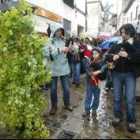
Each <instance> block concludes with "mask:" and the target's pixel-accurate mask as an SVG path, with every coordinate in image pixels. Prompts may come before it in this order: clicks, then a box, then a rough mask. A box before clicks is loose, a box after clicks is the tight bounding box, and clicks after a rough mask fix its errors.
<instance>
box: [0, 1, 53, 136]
mask: <svg viewBox="0 0 140 140" xmlns="http://www.w3.org/2000/svg"><path fill="white" fill-rule="evenodd" d="M21 4H22V6H21V7H19V8H18V9H16V8H12V9H11V10H10V11H7V12H5V13H0V119H1V123H2V124H3V126H5V127H6V126H8V127H10V128H12V129H13V130H15V128H19V127H22V126H24V127H25V131H24V136H26V137H28V138H49V132H48V131H47V129H46V127H45V125H44V122H43V120H42V112H43V111H44V109H45V107H46V103H45V99H44V98H43V96H42V95H41V93H40V85H42V84H44V83H47V82H49V81H50V80H51V76H52V75H51V72H48V74H47V76H46V70H45V66H44V65H43V63H42V61H43V54H42V47H43V44H44V40H43V39H42V38H41V37H40V36H39V35H37V34H36V33H35V32H34V27H33V26H34V25H33V23H32V21H31V13H32V10H31V8H30V7H29V6H28V5H27V4H26V3H25V2H24V1H22V2H21ZM23 11H26V12H27V15H26V16H25V15H24V14H23Z"/></svg>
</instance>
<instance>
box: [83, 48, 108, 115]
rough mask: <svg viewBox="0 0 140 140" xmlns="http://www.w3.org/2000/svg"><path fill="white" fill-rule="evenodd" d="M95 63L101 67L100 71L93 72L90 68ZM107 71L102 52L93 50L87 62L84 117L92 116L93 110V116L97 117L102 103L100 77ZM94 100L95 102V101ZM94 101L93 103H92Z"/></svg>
mask: <svg viewBox="0 0 140 140" xmlns="http://www.w3.org/2000/svg"><path fill="white" fill-rule="evenodd" d="M92 62H94V63H97V64H99V65H100V68H101V69H99V70H97V71H95V72H93V71H92V70H91V68H90V64H91V63H92ZM105 69H106V65H103V61H102V60H101V50H99V49H93V50H92V52H91V60H90V57H89V59H88V61H87V62H86V74H87V91H86V99H85V113H84V114H83V117H88V116H90V111H91V110H92V113H93V115H95V113H96V110H97V109H98V107H99V102H100V88H99V83H100V80H99V77H98V76H99V75H100V74H101V73H103V72H104V71H105ZM93 98H94V100H93ZM92 100H93V101H92Z"/></svg>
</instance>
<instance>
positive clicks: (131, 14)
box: [130, 13, 133, 21]
mask: <svg viewBox="0 0 140 140" xmlns="http://www.w3.org/2000/svg"><path fill="white" fill-rule="evenodd" d="M130 19H131V21H132V20H133V13H131V18H130Z"/></svg>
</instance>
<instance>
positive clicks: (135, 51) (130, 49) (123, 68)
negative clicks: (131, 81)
mask: <svg viewBox="0 0 140 140" xmlns="http://www.w3.org/2000/svg"><path fill="white" fill-rule="evenodd" d="M139 48H140V46H139V43H138V42H136V41H134V43H133V45H131V44H130V43H128V42H127V43H121V44H117V45H115V46H114V47H113V48H112V49H111V50H110V51H109V55H107V57H106V60H107V61H109V62H113V57H114V55H115V54H118V53H119V52H120V51H121V50H124V51H126V52H127V53H128V54H129V57H128V58H122V57H121V58H119V59H118V60H117V61H116V62H114V63H115V68H114V71H116V72H120V73H129V72H135V73H136V70H137V68H136V67H137V66H136V62H138V61H139V60H140V58H139V53H140V51H139V50H140V49H139ZM134 56H135V57H134Z"/></svg>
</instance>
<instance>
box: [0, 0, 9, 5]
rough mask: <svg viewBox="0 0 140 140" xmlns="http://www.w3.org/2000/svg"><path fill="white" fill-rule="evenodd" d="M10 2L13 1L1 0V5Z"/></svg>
mask: <svg viewBox="0 0 140 140" xmlns="http://www.w3.org/2000/svg"><path fill="white" fill-rule="evenodd" d="M9 1H11V0H0V4H3V3H5V2H9Z"/></svg>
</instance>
